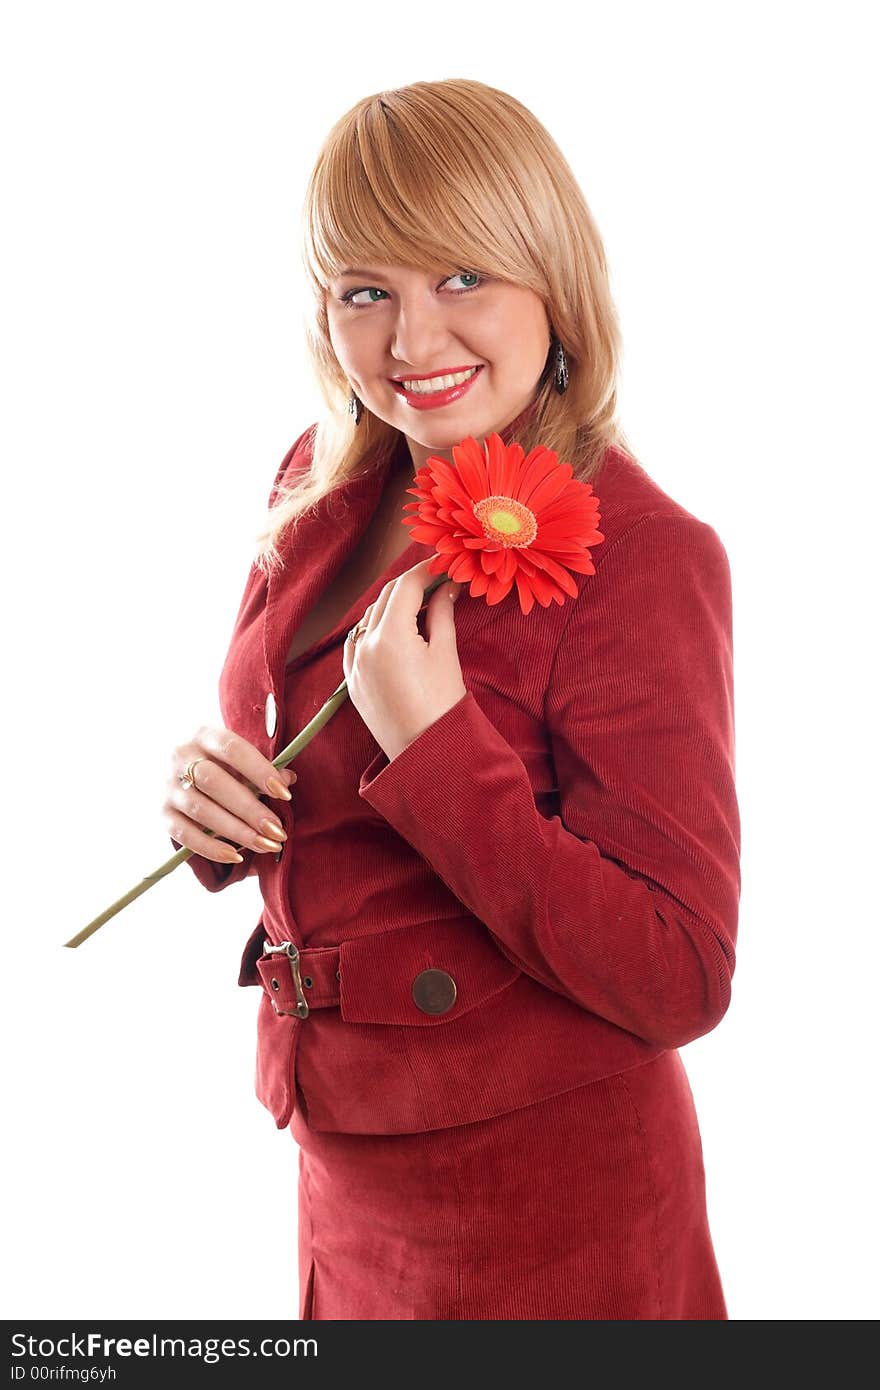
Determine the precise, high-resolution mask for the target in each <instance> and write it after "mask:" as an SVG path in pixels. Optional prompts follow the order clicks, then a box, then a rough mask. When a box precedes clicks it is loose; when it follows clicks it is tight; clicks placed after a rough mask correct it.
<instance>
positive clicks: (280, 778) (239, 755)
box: [181, 728, 296, 801]
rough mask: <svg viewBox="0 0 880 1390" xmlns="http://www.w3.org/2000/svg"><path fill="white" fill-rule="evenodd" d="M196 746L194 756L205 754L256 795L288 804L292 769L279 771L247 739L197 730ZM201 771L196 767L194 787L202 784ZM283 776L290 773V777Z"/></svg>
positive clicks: (227, 732)
mask: <svg viewBox="0 0 880 1390" xmlns="http://www.w3.org/2000/svg"><path fill="white" fill-rule="evenodd" d="M195 743H196V745H197V747H196V755H197V756H198V755H204V754H207V756H208V757H209V758H210V759H212V760H213V761H214V762H215V763H219V764H221V765H222V766H224V767H226V768H227V769H228V770H229V771H230V772H231V773H233V774H237V775H238V776H239V777H241V778H243V779H244V781H245V782H249V783H250V785H251V787H252V788H253V790H254V791H255V792H256V793H257V794H258V795H263V794H265V795H267V796H271V797H275V798H280V799H281V800H282V801H289V800H290V793H289V791H288V789H287V782H288V781H291V782H295V781H296V773H295V772H294V771H293V769H292V768H290V769H285V770H284V771H281V770H279V769H278V768H276V767H275V766H274V764H273V763H272V762H271V761H270V759H269V758H265V757H264V756H263V754H262V753H261V752H260V750H259V748H255V747H254V745H253V744H252V743H248V741H247V739H245V738H241V737H240V735H239V734H236V733H233V731H232V730H231V729H215V728H204V729H200V730H199V733H198V735H197V737H196V740H195ZM181 770H182V769H181ZM203 771H204V769H203V767H202V765H201V764H199V766H198V767H197V768H196V781H197V783H201V781H202V777H203ZM285 773H289V776H286V775H285Z"/></svg>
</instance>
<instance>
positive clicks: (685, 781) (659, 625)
mask: <svg viewBox="0 0 880 1390" xmlns="http://www.w3.org/2000/svg"><path fill="white" fill-rule="evenodd" d="M474 601H476V600H474ZM532 611H533V614H534V617H535V621H536V622H540V619H541V610H540V609H539V608H535V609H533V610H532ZM545 717H546V721H547V726H548V730H549V737H550V740H551V748H552V753H553V758H554V762H555V766H556V773H557V780H558V787H559V798H560V799H559V806H560V813H559V815H553V816H552V817H550V818H546V817H545V816H542V815H541V814H540V813H539V812H538V810H537V807H536V804H535V800H534V796H533V792H532V788H531V784H530V782H529V778H528V774H527V772H526V768H525V766H524V764H523V762H522V760H521V759H520V758H519V756H518V754H517V753H516V752H515V751H514V750H513V749H512V748H511V746H510V744H509V743H508V742H507V741H506V739H504V738H503V737H502V735H501V734H500V733H499V731H498V730H497V729H496V727H495V726H494V725H493V723H492V722H491V720H490V719H489V718H488V717H487V715H486V714H485V713H484V712H483V710H482V709H481V707H480V705H479V704H478V702H477V700H476V699H475V697H474V695H473V693H472V692H471V691H468V692H467V694H466V695H464V696H463V697H462V698H461V700H459V701H458V703H457V704H455V705H454V706H453V707H452V708H451V709H449V710H447V711H446V712H445V713H444V714H443V715H442V716H441V717H440V718H439V719H437V720H436V721H435V722H434V723H433V724H431V725H430V726H429V727H428V728H427V729H424V730H422V732H421V733H420V734H419V736H418V737H417V738H416V739H414V740H413V741H412V742H411V743H410V744H408V745H407V747H405V748H404V749H403V750H402V751H401V752H400V753H399V754H398V755H397V756H396V757H395V758H394V759H392V760H391V761H390V762H389V760H388V759H387V757H386V756H385V754H384V752H383V753H380V755H379V756H378V757H377V758H375V759H374V760H373V762H372V763H371V764H370V766H369V767H368V768H367V769H366V771H365V772H364V773H363V775H362V777H361V782H360V794H361V796H363V797H365V798H366V800H367V801H368V802H369V803H370V805H372V806H373V807H375V808H376V809H377V810H378V811H379V812H380V813H381V814H382V815H383V816H384V817H385V818H386V819H387V820H388V821H389V822H390V823H391V825H393V826H394V827H395V828H396V830H397V831H398V832H399V833H400V834H401V835H402V836H404V837H405V838H406V839H407V840H408V841H409V843H410V844H411V845H413V846H414V848H415V849H416V850H418V851H419V853H420V854H421V855H422V856H423V857H424V858H425V859H426V860H427V861H428V862H429V863H430V864H431V865H432V867H433V868H434V869H435V871H436V872H437V873H438V874H439V876H440V877H441V878H442V879H443V881H444V882H445V883H446V884H447V886H448V887H449V888H450V889H451V890H452V892H453V893H455V895H456V896H457V897H458V898H459V899H460V901H461V902H462V903H463V904H464V905H465V907H467V908H468V909H469V910H470V911H471V912H472V913H473V914H474V915H475V916H476V917H478V918H479V919H480V920H481V921H482V922H483V923H484V924H485V925H486V926H487V928H488V930H489V932H490V933H491V935H492V937H493V938H494V940H495V942H496V944H497V946H498V947H499V948H500V950H501V951H502V952H503V953H504V954H505V955H506V956H507V957H508V958H509V959H510V960H511V961H513V962H514V963H515V964H516V965H518V966H519V967H520V968H521V969H522V970H523V971H525V972H526V973H528V974H529V975H531V976H532V977H533V978H534V979H536V980H538V981H539V982H540V983H541V984H543V985H545V986H546V987H547V988H549V989H552V990H556V991H557V992H558V993H560V994H562V995H565V996H567V997H568V998H570V999H572V1000H574V1001H575V1002H576V1003H577V1004H579V1005H581V1006H582V1007H583V1008H585V1009H588V1010H590V1011H592V1012H594V1013H596V1014H599V1015H601V1016H602V1017H604V1018H606V1019H609V1020H610V1021H611V1022H613V1023H615V1024H617V1025H618V1026H620V1027H622V1028H625V1029H627V1030H628V1031H630V1032H632V1033H634V1034H636V1035H637V1036H638V1037H641V1038H644V1039H646V1040H647V1041H649V1042H651V1043H656V1044H659V1045H660V1046H663V1047H670V1048H671V1047H679V1046H682V1045H683V1044H685V1043H687V1042H689V1041H691V1040H693V1039H694V1038H697V1037H700V1036H701V1035H702V1034H704V1033H707V1032H709V1031H710V1030H711V1029H712V1028H714V1027H715V1025H716V1024H717V1023H718V1022H719V1021H720V1020H721V1018H722V1017H723V1015H724V1013H725V1012H726V1010H727V1007H728V1004H729V1002H730V992H731V979H732V976H733V971H734V964H735V960H734V946H735V942H736V933H737V918H738V909H739V896H740V867H739V854H740V826H739V811H738V805H737V798H736V791H735V767H734V764H735V748H734V712H733V641H732V611H731V584H730V570H729V566H728V561H727V556H726V553H725V551H724V548H723V546H722V544H721V541H720V540H719V538H718V536H717V535H716V533H715V531H714V530H713V529H712V528H711V527H710V526H709V525H707V524H706V523H704V522H702V521H699V520H698V519H697V518H695V517H691V516H689V515H681V514H675V515H659V514H658V515H650V516H648V517H643V518H641V519H640V520H639V521H637V522H635V523H634V524H633V525H632V526H630V527H629V528H628V530H626V531H624V532H623V533H622V534H621V535H620V536H618V537H617V538H616V539H615V541H613V542H612V544H611V545H610V547H609V549H608V551H607V552H606V554H605V555H604V556H602V557H601V562H599V561H597V562H596V572H595V574H594V575H592V576H587V577H586V579H585V581H584V583H583V585H582V587H581V589H580V592H579V594H578V597H577V598H576V599H573V600H572V606H571V613H570V615H569V617H568V619H567V621H566V626H565V628H564V629H563V633H562V636H561V639H560V641H559V644H558V647H557V649H556V652H555V655H554V660H553V666H552V670H551V673H550V677H549V682H548V688H547V691H546V697H545Z"/></svg>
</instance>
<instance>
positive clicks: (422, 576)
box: [377, 555, 444, 632]
mask: <svg viewBox="0 0 880 1390" xmlns="http://www.w3.org/2000/svg"><path fill="white" fill-rule="evenodd" d="M435 558H436V557H435V556H433V555H432V556H429V558H428V559H427V560H420V561H419V563H418V564H417V565H413V567H412V569H408V570H404V572H403V574H399V575H398V576H397V578H396V579H392V580H391V581H390V582H389V583H388V584H387V585H386V589H387V591H388V592H387V594H386V593H385V590H384V589H383V591H382V595H381V597H383V598H384V603H383V606H382V613H381V614H380V620H381V621H382V622H383V625H385V624H386V623H387V624H388V625H389V626H393V627H394V629H395V630H400V631H412V629H413V628H415V631H416V632H418V617H419V613H420V612H422V611H423V610H426V609H427V607H428V605H429V604H430V602H431V598H433V597H434V594H431V595H430V597H429V598H428V599H427V600H426V599H425V590H426V589H427V588H428V586H429V585H431V584H435V583H436V582H437V580H438V579H439V578H440V576H439V575H435V574H433V573H431V571H430V570H429V569H428V566H429V565H430V564H431V563H432V561H433V560H434V559H435ZM443 587H444V586H443V585H442V584H441V585H440V586H439V588H440V589H442V588H443ZM436 592H438V590H435V591H434V593H436ZM377 626H378V622H377Z"/></svg>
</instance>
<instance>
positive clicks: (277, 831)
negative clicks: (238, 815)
mask: <svg viewBox="0 0 880 1390" xmlns="http://www.w3.org/2000/svg"><path fill="white" fill-rule="evenodd" d="M260 829H261V830H262V831H264V832H265V833H266V834H267V835H274V836H275V838H276V840H286V839H287V831H286V830H285V829H284V826H283V825H279V824H278V822H277V820H270V819H269V817H268V816H267V817H266V819H265V820H261V821H260Z"/></svg>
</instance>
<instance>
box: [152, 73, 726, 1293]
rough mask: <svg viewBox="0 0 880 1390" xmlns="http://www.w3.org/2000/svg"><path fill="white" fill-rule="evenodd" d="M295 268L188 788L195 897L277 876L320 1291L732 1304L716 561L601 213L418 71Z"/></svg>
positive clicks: (502, 115)
mask: <svg viewBox="0 0 880 1390" xmlns="http://www.w3.org/2000/svg"><path fill="white" fill-rule="evenodd" d="M304 260H305V266H306V271H307V274H308V276H309V279H310V283H311V286H312V289H313V291H314V299H313V305H314V315H313V318H312V320H311V322H310V325H309V346H310V351H311V354H312V361H313V365H314V367H315V370H316V373H317V377H318V381H319V382H320V385H321V389H322V392H323V396H324V401H325V404H326V411H325V413H324V415H323V417H322V418H321V419H320V420H319V421H318V422H317V423H316V424H315V425H314V426H311V427H309V428H308V429H307V430H305V431H304V432H303V433H302V434H301V435H300V436H299V438H298V439H297V440H296V441H295V443H294V445H293V446H292V447H291V449H290V450H289V451H288V453H287V454H286V455H285V457H284V459H283V460H282V462H281V466H280V468H279V469H278V471H277V474H276V477H275V482H274V485H273V488H272V492H271V494H270V498H269V518H268V522H267V527H266V530H265V533H264V535H263V536H262V537H261V538H260V541H259V549H258V553H257V556H256V558H255V560H254V563H253V565H252V567H251V571H250V573H249V575H248V579H247V583H246V586H245V592H244V595H243V597H242V601H241V604H240V608H239V613H238V617H237V620H236V623H235V626H234V630H233V635H232V639H231V642H230V646H229V651H228V653H227V657H226V661H225V663H224V666H223V669H222V672H221V678H220V705H221V709H222V712H223V716H224V720H225V728H224V729H221V730H208V731H201V732H200V734H199V735H198V736H197V738H196V739H195V740H193V741H191V742H190V743H188V744H186V745H182V746H181V747H180V748H179V749H178V750H176V753H175V775H174V776H173V777H172V793H171V796H170V798H169V801H170V806H171V808H172V814H171V826H170V828H172V833H173V834H176V835H178V836H179V837H183V838H182V839H176V840H175V843H176V844H179V843H187V845H188V847H190V848H192V849H194V851H195V853H194V855H193V857H192V858H191V859H190V860H189V861H188V862H189V863H190V864H191V865H192V867H193V869H194V871H195V873H196V874H197V875H198V877H199V879H200V881H201V882H202V883H204V884H205V886H206V887H208V888H209V889H211V890H213V891H216V890H218V889H220V888H225V887H226V886H228V885H229V884H231V883H235V882H237V881H239V880H240V879H242V878H244V877H245V876H246V875H247V874H249V873H255V874H257V876H258V878H259V882H260V889H261V895H262V900H263V906H262V910H261V915H260V920H259V922H258V923H257V925H256V927H255V928H254V931H253V933H252V935H251V938H250V940H249V941H248V943H247V945H246V947H245V951H244V955H243V957H242V965H241V974H240V981H239V982H240V983H241V984H242V985H245V986H255V987H256V988H258V989H259V990H260V994H259V1005H258V1010H257V1039H258V1042H257V1070H256V1087H257V1094H258V1096H259V1098H260V1100H261V1101H262V1102H263V1104H264V1105H265V1106H266V1107H267V1109H268V1110H269V1111H270V1112H271V1114H272V1116H273V1118H274V1120H275V1122H276V1124H277V1125H278V1126H279V1128H285V1127H288V1126H289V1127H290V1128H291V1132H292V1134H293V1136H294V1138H295V1140H296V1143H297V1145H298V1146H299V1189H298V1191H299V1212H300V1217H299V1268H300V1316H301V1317H303V1318H314V1319H334V1320H335V1319H364V1318H367V1319H380V1320H385V1319H410V1318H414V1319H426V1318H428V1319H480V1320H482V1319H494V1318H518V1319H534V1318H545V1319H560V1318H573V1319H591V1318H594V1319H603V1320H607V1319H655V1318H664V1319H686V1320H691V1319H697V1318H699V1319H724V1318H726V1317H727V1310H726V1304H725V1299H724V1294H723V1291H722V1286H721V1281H720V1277H719V1272H718V1268H717V1265H716V1262H715V1255H714V1250H713V1245H712V1240H711V1237H710V1233H709V1227H708V1221H707V1215H706V1193H705V1175H704V1171H703V1162H702V1148H701V1141H700V1134H699V1128H698V1125H697V1119H696V1114H695V1111H694V1105H693V1098H692V1096H691V1092H690V1087H689V1084H688V1080H687V1076H686V1074H685V1071H684V1067H683V1065H682V1062H681V1060H680V1058H679V1055H678V1048H679V1047H680V1046H683V1045H684V1044H686V1043H687V1042H689V1041H691V1040H692V1039H694V1038H697V1037H700V1036H701V1035H702V1034H704V1033H707V1032H708V1031H709V1030H710V1029H712V1028H714V1027H715V1026H716V1024H717V1023H718V1022H719V1021H720V1019H721V1018H722V1017H723V1015H724V1013H725V1010H726V1009H727V1006H728V1003H729V1001H730V994H731V977H732V974H733V968H734V944H735V938H736V924H737V908H738V897H739V821H738V808H737V802H736V796H735V789H734V781H733V749H734V733H733V707H732V643H731V626H732V615H731V595H730V575H729V569H728V565H727V560H726V555H725V553H724V550H723V547H722V546H721V543H720V541H719V539H718V537H717V536H716V534H715V532H714V531H713V530H712V529H711V527H709V526H707V525H705V524H704V523H703V522H701V521H699V520H698V519H697V518H696V517H694V516H693V515H692V514H691V513H689V512H688V511H686V510H685V508H684V507H682V506H680V505H679V504H678V503H677V502H675V501H674V500H673V499H672V498H670V497H669V496H667V495H666V494H665V493H664V492H663V491H662V490H661V489H660V488H659V487H658V486H657V484H656V483H654V482H653V480H652V479H651V478H650V477H649V476H648V474H647V473H646V472H645V471H644V470H643V469H642V468H641V466H640V465H639V464H638V463H637V462H636V460H635V459H634V458H633V457H632V456H631V454H630V453H629V452H628V451H627V450H626V448H625V447H624V443H623V435H622V433H621V431H620V429H619V426H618V425H617V422H616V420H615V402H616V380H617V367H618V358H619V335H618V327H617V320H616V316H615V313H614V308H613V305H612V301H611V296H610V293H609V288H608V279H607V273H606V266H605V258H604V253H603V250H602V245H601V242H600V239H599V236H598V232H597V230H596V227H595V225H594V223H593V219H592V217H591V215H590V212H589V209H588V207H587V204H586V202H585V200H584V197H583V194H582V193H581V191H580V189H579V188H578V186H577V184H576V182H575V180H574V178H573V176H572V174H571V171H570V169H569V167H568V165H567V164H566V162H565V160H564V159H563V157H562V155H561V153H560V151H559V150H558V149H557V147H556V145H555V144H554V142H553V141H552V139H551V138H550V136H549V135H548V133H547V132H546V131H545V130H544V128H543V127H542V126H541V125H540V123H539V122H538V121H537V120H536V119H535V118H534V117H533V116H532V115H531V114H530V113H529V112H528V111H527V110H526V109H525V108H524V107H523V106H521V105H520V103H519V102H517V101H516V100H515V99H514V98H513V97H511V96H508V95H507V94H506V93H504V92H500V91H498V90H496V89H494V88H492V87H487V86H484V85H482V84H480V83H478V82H472V81H465V80H463V79H462V80H459V79H454V80H450V81H446V82H427V83H415V84H414V85H412V86H409V87H403V88H400V89H399V90H396V91H386V92H381V93H379V94H376V95H373V96H370V97H366V98H364V100H363V101H361V102H359V103H358V104H357V105H356V106H355V107H354V108H353V109H352V110H351V111H350V112H348V113H347V114H346V115H345V116H343V117H342V118H341V120H339V121H338V122H337V124H336V125H335V126H334V127H333V129H332V130H331V132H330V134H329V136H328V138H327V140H326V141H325V143H324V145H323V147H322V149H321V152H320V154H319V157H318V161H317V164H316V166H315V169H314V171H313V173H312V176H311V179H310V181H309V186H308V191H307V195H306V201H305V246H304ZM483 446H485V450H486V452H485V456H484V454H483ZM505 446H506V447H505ZM416 480H417V486H416V487H415V489H414V488H413V483H414V482H415V481H416ZM593 480H595V482H596V489H595V494H594V493H593V488H592V481H593ZM588 482H589V484H590V485H589V487H586V486H584V484H587V483H588ZM413 492H415V494H416V495H417V498H418V500H417V502H415V503H413V502H412V501H410V502H409V503H407V508H408V510H409V511H410V512H411V513H412V511H413V508H414V507H415V508H417V509H418V513H419V521H418V523H417V524H415V525H413V526H412V533H411V534H410V533H409V532H408V531H407V529H406V527H405V526H404V525H403V522H404V520H407V521H408V522H410V523H412V522H413V515H412V514H411V515H410V516H409V517H406V518H404V515H403V499H404V498H405V497H407V495H409V494H412V493H413ZM572 494H575V496H572ZM585 496H588V497H589V498H590V499H591V501H590V506H587V505H586V503H585V501H584V497H585ZM597 508H598V512H597ZM422 509H424V510H422ZM599 516H600V517H601V531H600V532H598V531H597V530H596V523H597V520H598V519H599ZM425 542H430V544H426V543H425ZM596 543H601V544H599V550H598V553H597V556H596V561H595V564H593V562H592V561H588V559H587V557H586V556H585V555H584V554H583V553H582V551H583V547H584V546H587V545H592V544H596ZM434 545H436V553H434V550H433V547H434ZM438 559H440V560H441V561H442V563H443V565H444V566H445V567H446V572H447V574H448V575H450V576H451V577H452V578H454V579H455V581H456V584H455V585H450V584H447V583H445V582H441V583H439V584H438V585H437V587H436V588H435V589H434V591H433V592H432V593H431V595H430V596H429V599H428V601H427V602H426V603H425V602H424V591H425V588H426V587H427V585H428V583H429V579H430V576H431V575H432V574H433V573H438V574H439V572H440V571H439V569H436V568H435V569H434V570H431V568H430V567H431V566H432V565H433V566H435V567H436V565H437V562H438ZM520 568H522V570H523V572H524V574H525V575H526V576H527V578H528V585H527V586H526V587H527V589H528V596H529V600H530V601H529V603H528V604H523V602H522V600H523V593H522V591H520V592H519V594H518V595H517V594H516V593H515V592H513V588H512V586H513V576H514V574H519V571H520ZM557 581H558V582H557ZM563 581H564V582H563ZM455 589H457V595H458V601H457V602H456V603H455V605H454V606H453V604H452V603H451V602H450V598H451V597H453V596H455V595H454V593H453V591H454V590H455ZM517 598H519V601H517ZM554 598H555V600H556V602H553V599H554ZM533 600H536V601H533ZM422 619H424V623H423V630H422V629H420V627H419V622H420V621H421V620H422ZM352 623H354V624H355V626H354V627H352V626H351V624H352ZM340 647H341V653H340ZM340 666H341V667H342V671H340ZM341 674H344V677H345V686H346V693H347V695H348V697H349V698H348V699H347V700H346V701H345V702H344V703H343V704H341V705H340V706H339V708H338V709H337V710H336V712H335V715H334V719H333V722H332V726H331V728H330V729H329V730H325V731H323V732H322V733H321V734H320V736H319V737H317V738H312V739H311V741H308V742H307V743H306V746H304V747H301V748H300V750H299V752H298V753H297V755H296V759H297V762H296V772H297V780H296V783H295V785H294V786H293V787H292V788H291V792H290V794H288V793H285V792H283V791H282V792H277V791H272V784H271V781H270V778H271V775H272V773H273V772H274V768H273V761H272V760H273V759H275V758H277V757H278V755H279V754H280V753H281V751H282V750H283V749H284V748H285V747H286V746H287V744H288V743H290V742H291V741H292V740H293V739H294V738H295V736H296V734H297V732H298V731H300V730H302V729H303V728H305V727H306V726H307V725H308V724H309V723H310V722H311V721H313V720H314V719H315V716H316V714H317V713H318V712H320V711H321V709H322V707H323V706H324V705H325V704H326V703H327V701H328V699H329V697H330V696H331V694H332V693H333V692H334V691H336V690H337V689H339V684H340V675H341ZM181 778H182V780H180V779H181ZM251 783H253V785H254V786H258V787H260V788H263V789H265V790H266V791H269V792H270V793H271V795H272V796H273V797H276V803H275V804H276V807H277V810H276V811H275V813H274V815H273V817H272V818H271V819H261V817H265V813H266V807H265V806H264V805H263V804H262V802H260V801H259V800H258V799H257V798H256V797H253V796H251V795H250V794H249V792H248V790H247V787H248V785H249V784H251ZM278 797H280V798H281V799H280V800H277V798H278ZM239 817H240V818H241V819H239ZM200 827H208V828H209V829H210V830H211V831H212V832H216V834H219V835H220V836H221V837H224V836H233V835H234V836H236V839H235V843H240V844H241V846H242V855H241V856H240V859H239V862H236V863H234V864H232V865H230V864H229V863H228V862H221V860H222V859H223V857H224V849H228V846H226V845H225V844H224V841H223V839H222V838H221V839H220V841H219V842H218V839H217V838H216V836H215V837H214V838H211V836H209V835H207V834H206V833H205V831H204V829H200ZM257 836H261V837H268V838H256V837H257ZM212 861H213V862H212ZM286 1209H287V1208H286V1206H285V1210H286ZM279 1229H280V1228H279V1227H278V1224H277V1223H276V1225H275V1236H276V1238H277V1237H278V1231H279Z"/></svg>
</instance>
